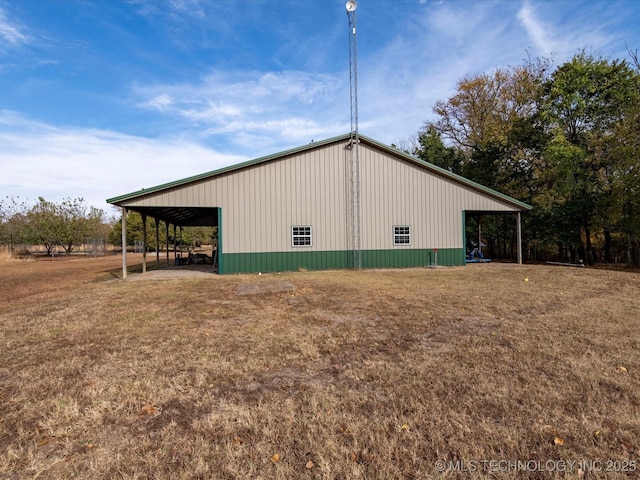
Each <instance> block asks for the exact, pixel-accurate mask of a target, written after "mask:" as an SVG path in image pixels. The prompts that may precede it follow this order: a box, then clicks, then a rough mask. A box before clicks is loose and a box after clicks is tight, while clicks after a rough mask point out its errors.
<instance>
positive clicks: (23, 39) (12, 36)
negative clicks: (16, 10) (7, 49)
mask: <svg viewBox="0 0 640 480" xmlns="http://www.w3.org/2000/svg"><path fill="white" fill-rule="evenodd" d="M28 42H29V37H28V35H27V34H26V33H23V32H22V31H21V30H20V28H18V27H17V26H16V25H14V24H12V23H11V22H10V21H9V19H8V18H7V14H6V13H5V11H4V10H3V9H2V8H1V7H0V48H2V44H3V43H4V44H5V45H6V44H9V45H10V46H18V45H22V44H26V43H28Z"/></svg>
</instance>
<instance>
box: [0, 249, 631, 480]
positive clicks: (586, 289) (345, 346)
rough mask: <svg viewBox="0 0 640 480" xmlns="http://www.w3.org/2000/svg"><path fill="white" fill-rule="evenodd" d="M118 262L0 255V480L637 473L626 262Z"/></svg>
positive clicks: (628, 475) (603, 475)
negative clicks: (243, 270) (219, 271)
mask: <svg viewBox="0 0 640 480" xmlns="http://www.w3.org/2000/svg"><path fill="white" fill-rule="evenodd" d="M134 261H135V257H134ZM119 265H120V258H119V257H107V258H98V259H74V260H38V261H24V260H11V259H7V258H4V259H3V260H0V329H1V338H2V344H1V345H2V349H1V350H0V479H22V478H40V479H60V478H79V479H95V478H121V479H147V478H149V479H151V478H154V479H187V478H189V479H191V478H203V479H204V478H207V479H208V478H223V479H226V478H282V479H289V478H296V479H297V478H325V479H334V478H342V479H364V478H367V479H392V478H416V479H418V478H421V479H422V478H427V479H428V478H447V479H449V478H470V477H476V478H480V477H483V478H497V479H504V478H541V479H542V478H545V479H546V478H607V479H609V478H637V477H638V476H639V475H640V474H639V473H638V472H640V461H639V460H638V453H639V449H640V329H639V317H640V315H639V314H638V312H639V311H640V275H639V274H637V273H629V272H615V271H605V270H591V269H578V268H564V267H547V266H521V267H519V266H515V265H499V264H492V265H475V266H467V267H462V268H443V269H409V270H377V271H359V272H356V271H329V272H301V273H286V274H284V273H283V274H274V275H261V276H257V275H241V276H215V275H211V276H210V277H207V278H182V279H171V278H168V279H164V280H157V279H155V280H154V279H153V276H150V277H149V278H150V279H148V280H144V281H132V280H133V279H135V276H132V277H131V278H130V279H129V280H127V281H122V280H119V279H117V278H116V276H117V275H118V267H119ZM442 462H444V463H442ZM518 462H519V463H518ZM563 462H564V463H563ZM463 468H464V469H466V470H467V471H465V472H460V471H456V470H461V469H463Z"/></svg>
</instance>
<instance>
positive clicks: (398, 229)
mask: <svg viewBox="0 0 640 480" xmlns="http://www.w3.org/2000/svg"><path fill="white" fill-rule="evenodd" d="M393 244H394V245H411V226H410V225H395V226H394V227H393Z"/></svg>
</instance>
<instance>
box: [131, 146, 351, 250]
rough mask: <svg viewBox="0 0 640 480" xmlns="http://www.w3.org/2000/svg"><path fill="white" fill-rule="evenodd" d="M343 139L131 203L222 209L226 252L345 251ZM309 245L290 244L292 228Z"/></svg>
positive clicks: (346, 184) (346, 233) (134, 204)
mask: <svg viewBox="0 0 640 480" xmlns="http://www.w3.org/2000/svg"><path fill="white" fill-rule="evenodd" d="M344 146H345V144H343V143H336V144H333V145H327V146H325V147H323V148H318V149H315V150H310V151H307V152H304V153H301V154H297V155H292V156H290V157H285V158H282V159H276V160H273V161H271V162H267V163H264V164H259V165H255V166H253V167H251V168H247V169H244V170H239V171H235V172H232V173H228V174H222V175H220V176H218V177H214V178H210V179H204V180H200V181H197V182H194V183H192V184H189V185H185V186H179V187H176V188H172V189H170V190H167V191H165V192H162V193H160V194H158V195H155V196H153V197H149V198H144V199H141V200H140V201H134V202H131V206H136V205H137V206H152V205H153V206H157V205H163V206H181V207H222V208H224V214H225V225H224V229H223V241H224V245H225V253H237V252H268V251H306V250H309V251H331V250H345V249H347V248H348V246H347V244H346V242H347V239H348V232H347V230H346V227H347V220H346V204H347V198H348V196H347V193H348V192H347V190H346V188H347V186H348V179H347V178H345V174H346V172H345V152H344ZM292 225H311V226H312V227H313V245H312V246H311V247H293V246H292V245H291V226H292Z"/></svg>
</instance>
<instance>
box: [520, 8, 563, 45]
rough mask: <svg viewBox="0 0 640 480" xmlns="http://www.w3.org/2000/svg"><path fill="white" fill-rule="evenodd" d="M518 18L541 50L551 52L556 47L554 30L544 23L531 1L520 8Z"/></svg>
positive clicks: (534, 43)
mask: <svg viewBox="0 0 640 480" xmlns="http://www.w3.org/2000/svg"><path fill="white" fill-rule="evenodd" d="M518 20H519V21H520V23H521V24H522V26H523V27H524V29H525V31H526V33H527V36H528V37H529V39H530V40H531V41H532V42H533V45H534V46H535V47H536V49H537V50H538V51H540V52H546V53H547V54H551V53H553V52H554V50H555V48H556V44H555V42H554V40H553V35H552V32H551V31H550V29H549V28H547V26H546V25H545V24H544V23H542V22H541V21H540V20H539V19H538V17H537V15H536V12H535V11H534V9H533V7H532V6H531V4H529V3H523V4H522V6H521V7H520V10H518Z"/></svg>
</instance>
